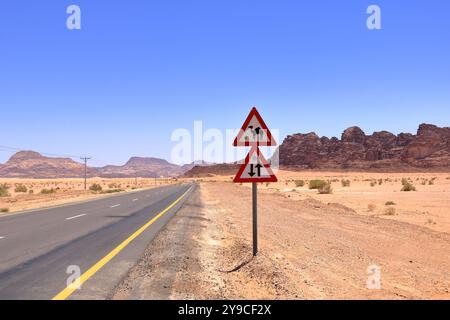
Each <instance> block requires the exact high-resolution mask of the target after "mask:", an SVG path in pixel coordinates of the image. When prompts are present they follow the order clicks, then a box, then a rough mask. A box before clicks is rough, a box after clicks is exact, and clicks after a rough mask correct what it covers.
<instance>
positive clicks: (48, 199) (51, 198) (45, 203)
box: [0, 178, 176, 215]
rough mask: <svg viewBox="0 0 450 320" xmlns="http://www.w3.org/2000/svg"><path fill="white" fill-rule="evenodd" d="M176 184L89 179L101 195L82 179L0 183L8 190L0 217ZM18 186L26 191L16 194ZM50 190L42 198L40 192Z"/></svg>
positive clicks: (1, 199) (0, 199)
mask: <svg viewBox="0 0 450 320" xmlns="http://www.w3.org/2000/svg"><path fill="white" fill-rule="evenodd" d="M170 183H176V181H175V180H172V179H157V180H155V179H145V178H137V179H125V178H124V179H101V178H92V179H88V184H87V186H88V188H89V187H90V186H92V185H93V184H99V185H100V186H101V187H102V191H100V192H93V191H91V190H84V179H0V186H4V185H6V186H7V193H8V194H7V195H6V196H0V215H1V214H9V213H12V212H19V211H24V210H31V209H38V208H43V207H49V206H55V205H62V204H67V203H71V202H77V201H84V200H89V199H94V198H98V197H105V196H108V195H110V193H108V192H110V191H112V190H117V191H120V192H127V191H128V192H130V191H134V190H140V189H144V188H154V187H159V186H162V185H166V184H170ZM18 186H22V187H25V189H22V190H21V191H22V192H18V190H20V188H19V189H18V188H17V187H18ZM44 189H45V190H53V192H51V193H47V194H43V193H41V192H42V190H44Z"/></svg>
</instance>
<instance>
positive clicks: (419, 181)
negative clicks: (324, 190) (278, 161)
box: [201, 170, 450, 233]
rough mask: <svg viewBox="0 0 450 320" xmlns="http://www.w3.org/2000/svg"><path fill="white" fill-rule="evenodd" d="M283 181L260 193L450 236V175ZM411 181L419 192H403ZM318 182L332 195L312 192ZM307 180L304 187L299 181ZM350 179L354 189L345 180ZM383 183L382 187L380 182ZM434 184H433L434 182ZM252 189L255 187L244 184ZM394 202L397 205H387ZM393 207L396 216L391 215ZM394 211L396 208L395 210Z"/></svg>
mask: <svg viewBox="0 0 450 320" xmlns="http://www.w3.org/2000/svg"><path fill="white" fill-rule="evenodd" d="M277 177H278V179H279V182H277V183H269V184H265V183H264V184H259V185H258V190H259V191H260V192H270V193H282V194H284V195H285V196H286V198H289V199H291V200H306V199H316V200H319V201H322V202H325V203H339V204H342V205H345V206H347V207H349V208H351V209H353V210H355V211H356V213H357V214H360V215H364V216H380V217H383V218H386V219H391V220H396V221H404V222H408V223H413V224H417V225H420V226H426V227H428V228H431V229H433V230H436V231H442V232H447V233H450V172H449V173H433V172H431V173H366V172H341V173H340V172H314V171H306V172H305V171H303V172H292V171H282V170H280V171H279V172H278V173H277ZM232 178H233V177H232V176H216V177H213V178H205V179H201V180H202V181H210V182H219V181H231V180H232ZM403 178H407V179H409V180H410V181H411V182H412V184H413V185H414V186H415V187H416V189H417V191H416V192H402V191H400V190H401V189H402V184H401V180H402V179H403ZM314 179H322V180H325V181H331V185H332V188H333V193H332V194H318V192H317V190H310V189H309V188H308V182H309V181H310V180H314ZM299 180H303V181H304V183H305V185H304V186H303V187H296V184H295V181H299ZM342 180H350V187H343V186H342V183H341V181H342ZM380 180H381V184H379V183H380ZM430 181H432V182H430ZM243 186H244V187H247V188H251V185H249V184H244V185H243ZM389 201H392V202H394V203H395V205H393V206H386V203H387V202H389ZM389 207H393V209H394V210H395V214H393V215H387V214H386V210H387V209H388V208H389ZM391 210H392V209H391Z"/></svg>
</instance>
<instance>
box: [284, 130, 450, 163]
mask: <svg viewBox="0 0 450 320" xmlns="http://www.w3.org/2000/svg"><path fill="white" fill-rule="evenodd" d="M279 156H280V166H281V167H291V168H298V169H391V170H395V169H408V168H421V169H427V168H449V169H450V128H439V127H437V126H435V125H431V124H422V125H420V126H419V129H418V130H417V134H416V135H414V134H410V133H401V134H399V135H394V134H392V133H390V132H387V131H380V132H374V133H373V134H372V135H366V134H365V133H364V131H362V130H361V129H360V128H359V127H351V128H348V129H347V130H345V131H344V132H343V133H342V136H341V139H338V138H336V137H333V138H331V139H330V138H327V137H319V136H317V134H315V133H314V132H312V133H308V134H294V135H290V136H288V137H287V138H286V139H285V140H284V141H283V143H282V144H281V146H280V148H279Z"/></svg>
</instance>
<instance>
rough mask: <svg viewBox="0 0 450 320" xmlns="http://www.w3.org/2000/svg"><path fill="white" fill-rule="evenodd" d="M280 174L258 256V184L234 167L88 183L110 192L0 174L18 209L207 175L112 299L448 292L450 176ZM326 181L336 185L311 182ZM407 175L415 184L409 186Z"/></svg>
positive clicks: (271, 186)
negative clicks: (239, 179)
mask: <svg viewBox="0 0 450 320" xmlns="http://www.w3.org/2000/svg"><path fill="white" fill-rule="evenodd" d="M277 176H278V179H279V181H278V182H276V183H260V184H258V211H259V212H258V214H259V215H258V219H259V223H258V234H259V253H258V255H257V257H254V258H253V257H252V242H251V239H252V232H251V230H252V229H251V223H252V219H251V217H252V216H251V185H249V184H235V183H233V182H232V179H233V176H228V175H214V176H210V177H207V178H205V177H202V178H179V179H157V180H155V179H144V178H137V179H130V178H128V179H103V178H93V179H89V180H88V187H91V189H95V188H92V186H93V185H97V186H98V185H99V186H101V190H98V187H97V190H89V189H88V190H84V180H83V179H47V180H42V179H1V180H0V185H3V186H5V184H6V187H7V190H8V194H7V195H4V196H2V197H0V208H8V210H4V211H7V212H4V213H3V214H14V213H15V212H18V211H22V210H29V209H37V208H40V207H48V206H53V205H61V204H65V203H71V202H74V201H75V202H76V201H84V200H89V199H93V198H97V197H105V196H114V194H115V193H116V192H133V191H135V190H141V189H143V188H154V187H158V186H161V185H165V184H169V183H171V184H173V183H184V182H191V181H195V182H197V186H198V187H197V188H196V190H195V192H194V193H193V195H192V196H191V197H190V199H189V200H188V201H187V202H186V204H185V205H184V206H183V208H182V209H181V210H180V211H179V212H178V214H177V215H176V216H175V217H174V218H173V219H172V220H171V221H170V222H169V223H168V224H167V226H166V227H165V228H164V229H163V230H162V231H161V232H160V233H159V235H158V236H157V237H156V239H155V240H154V241H153V242H152V243H150V244H149V246H148V248H147V250H146V251H145V253H144V254H143V256H142V257H141V259H140V261H139V262H138V263H137V264H136V265H135V266H134V267H133V268H132V269H131V270H130V272H129V274H128V275H127V277H126V278H125V279H123V281H122V282H121V283H120V284H119V285H118V286H117V288H116V289H115V291H114V292H113V293H111V297H110V298H112V299H176V298H181V299H219V298H224V299H450V255H449V252H450V214H449V212H450V173H444V172H436V173H434V172H415V173H408V172H406V173H381V172H380V173H373V172H337V171H336V172H331V171H330V172H326V171H321V172H319V171H286V170H281V171H279V172H278V173H277ZM316 180H322V181H324V182H326V183H327V184H329V185H330V187H331V188H330V189H328V190H327V192H324V193H319V191H318V190H317V189H310V183H312V181H316ZM405 182H407V183H409V185H410V186H413V189H415V191H402V189H404V184H405ZM18 186H25V188H26V189H27V191H26V192H24V191H25V190H24V188H23V187H22V189H23V190H20V189H21V188H17V187H18ZM30 190H33V191H32V192H31V193H30ZM42 190H46V191H44V192H42ZM48 190H53V191H51V192H48ZM17 191H19V192H17ZM20 191H22V192H20ZM373 266H375V267H376V268H379V270H380V279H381V282H380V287H379V288H377V289H373V288H372V289H371V288H369V287H368V286H367V281H368V279H369V278H370V276H371V272H372V271H371V270H373ZM371 268H372V269H371Z"/></svg>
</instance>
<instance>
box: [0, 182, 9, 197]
mask: <svg viewBox="0 0 450 320" xmlns="http://www.w3.org/2000/svg"><path fill="white" fill-rule="evenodd" d="M8 189H9V186H8V185H7V184H6V183H4V184H0V197H8V196H9V192H8Z"/></svg>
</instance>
